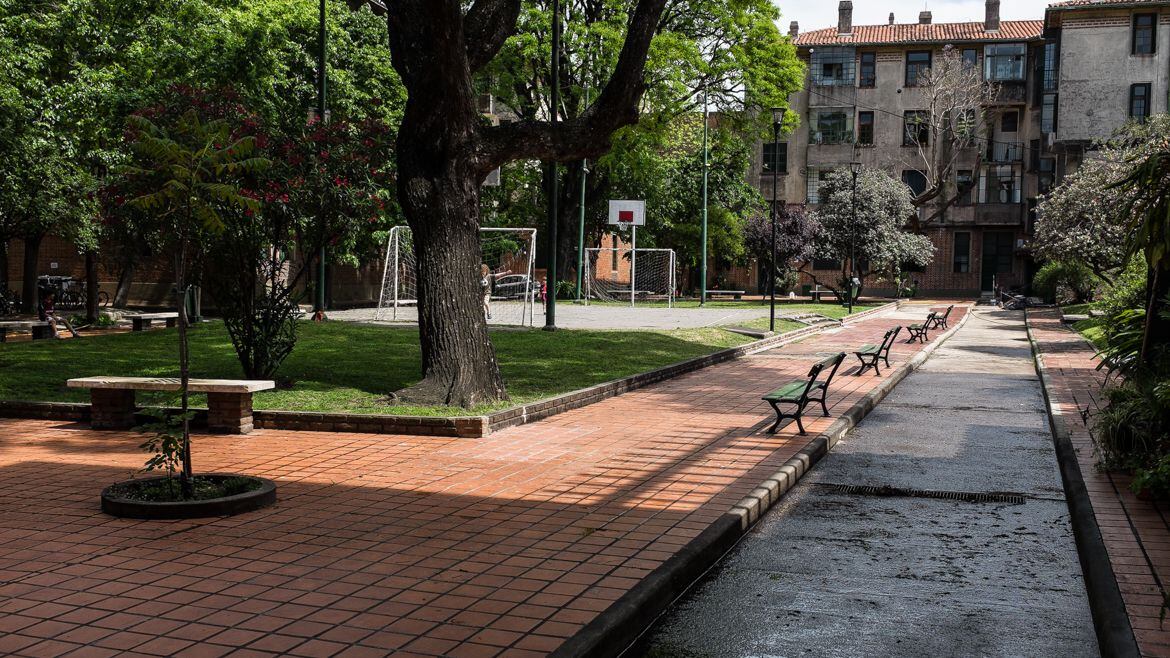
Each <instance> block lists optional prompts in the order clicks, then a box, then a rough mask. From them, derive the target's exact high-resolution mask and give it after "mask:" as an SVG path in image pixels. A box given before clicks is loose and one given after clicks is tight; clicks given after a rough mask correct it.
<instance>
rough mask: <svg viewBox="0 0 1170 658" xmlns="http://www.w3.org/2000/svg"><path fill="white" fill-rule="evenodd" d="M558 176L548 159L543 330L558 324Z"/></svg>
mask: <svg viewBox="0 0 1170 658" xmlns="http://www.w3.org/2000/svg"><path fill="white" fill-rule="evenodd" d="M560 52H561V3H560V0H553V1H552V61H551V65H552V72H551V76H550V78H551V83H552V93H551V94H550V96H551V97H550V99H549V101H550V102H549V108H550V114H551V116H550V117H549V121H550V122H551V123H552V124H553V126H556V125H557V119H558V115H559V114H560V110H561V89H560V87H561V85H560V81H561V59H560V56H559V55H560ZM560 193H561V191H560V180H558V179H557V161H556V160H549V162H548V264H547V265H546V268H545V276H544V281H545V300H544V330H545V331H556V328H557V246H558V245H557V228H558V227H557V222H558V221H559V220H560V211H559V210H558V209H557V201H558V199H557V197H558V195H560Z"/></svg>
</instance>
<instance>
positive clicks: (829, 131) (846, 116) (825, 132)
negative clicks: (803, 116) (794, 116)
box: [809, 109, 853, 144]
mask: <svg viewBox="0 0 1170 658" xmlns="http://www.w3.org/2000/svg"><path fill="white" fill-rule="evenodd" d="M852 115H853V112H852V111H851V110H846V109H834V110H817V112H816V114H815V116H813V120H812V128H811V134H810V135H809V141H810V142H812V143H813V144H849V143H852V142H853V126H852V125H850V119H851V117H852Z"/></svg>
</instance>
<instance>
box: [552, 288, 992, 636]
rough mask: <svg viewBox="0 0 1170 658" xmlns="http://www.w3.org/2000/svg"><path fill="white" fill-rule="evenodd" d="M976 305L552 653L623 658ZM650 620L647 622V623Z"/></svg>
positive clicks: (940, 342) (959, 323) (925, 357)
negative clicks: (618, 657) (620, 657)
mask: <svg viewBox="0 0 1170 658" xmlns="http://www.w3.org/2000/svg"><path fill="white" fill-rule="evenodd" d="M970 316H971V307H969V308H968V311H967V312H966V313H964V314H963V317H962V319H960V320H959V322H958V323H956V324H955V326H953V327H951V328H950V329H948V330H947V331H945V332H943V333H942V334H939V335H938V336H937V337H936V338H935V339H934V341H933V342H932V343H931V344H929V345H927V346H926V347H925V348H924V349H922V350H921V351H919V352H918V353H917V354H915V355H914V356H913V357H911V358H910V360H909V361H907V362H906V363H903V364H901V365H899V366H898V367H896V368H894V369H893V370H892V371H890V374H889V375H887V376H886V378H885V380H884V381H883V382H882V383H881V384H880V385H878V386H877V387H876V388H874V389H873V390H872V391H870V392H869V393H866V394H865V395H864V396H862V398H861V399H860V400H858V401H857V402H855V403H854V404H853V405H852V406H851V407H850V408H849V409H847V410H846V411H845V412H844V413H843V414H842V415H841V417H840V418H838V419H837V420H835V421H833V423H832V424H830V425H829V427H828V428H827V429H826V430H825V431H824V432H821V433H820V434H819V435H817V436H816V437H815V438H814V439H813V440H811V441H810V442H809V444H808V445H806V446H805V447H804V448H802V449H801V450H800V451H799V452H797V453H796V455H794V456H793V457H792V458H790V459H789V460H788V461H786V462H785V463H784V465H783V466H781V467H780V470H779V471H777V472H776V473H774V474H772V475H771V476H769V477H768V478H766V479H765V480H764V481H763V482H762V483H761V484H760V485H759V486H757V487H756V488H755V489H754V490H753V491H752V492H751V493H749V494H748V495H747V496H745V497H744V498H743V499H742V500H740V501H739V502H738V503H736V504H735V505H734V506H732V508H731V509H730V510H729V511H728V512H727V513H725V514H724V515H723V516H721V517H720V518H719V520H717V521H716V522H715V523H713V524H711V525H710V526H708V527H707V528H706V529H705V530H703V531H702V532H701V533H699V535H698V536H697V537H695V538H694V539H692V540H691V541H690V542H688V543H687V544H686V545H685V546H684V547H683V548H682V550H680V551H679V552H678V553H675V554H674V555H673V556H671V557H670V559H668V560H667V561H666V562H664V563H663V564H662V565H660V566H659V567H658V568H657V569H655V570H654V571H652V572H650V574H649V575H647V576H646V577H645V578H643V579H642V580H641V581H640V582H639V583H638V584H637V585H635V586H634V587H633V588H632V589H630V590H629V591H628V592H626V593H625V594H624V595H622V596H621V597H620V598H619V599H618V600H617V601H615V602H614V603H613V604H612V605H610V607H608V608H606V609H605V610H604V611H603V612H602V613H601V614H600V615H598V616H597V617H595V618H594V619H593V620H592V621H591V622H589V623H588V624H586V625H585V627H584V628H582V629H581V630H580V631H578V632H577V634H576V635H574V636H573V637H571V638H569V639H568V640H566V641H565V642H564V643H562V644H561V646H559V647H558V648H557V649H556V651H554V652H553V653H552V654H551V655H552V656H553V657H554V658H570V657H573V658H575V657H578V656H589V657H591V658H592V657H599V656H620V655H622V654H623V653H625V652H626V651H627V650H628V649H629V648H630V647H631V646H633V645H634V643H636V642H637V641H638V639H639V638H640V637H641V636H642V635H643V634H644V633H645V632H646V631H648V630H649V629H650V628H652V627H653V625H654V623H655V622H656V621H657V619H658V618H659V617H660V616H661V615H662V614H663V613H665V612H666V610H667V609H668V608H669V606H670V605H671V603H673V602H674V601H675V600H677V599H678V598H679V597H681V596H683V595H684V594H686V592H687V591H688V590H689V589H690V588H691V587H692V586H694V585H695V584H696V583H697V582H698V581H699V580H700V579H701V578H702V577H703V576H704V575H705V574H706V573H707V572H708V571H709V570H710V569H711V568H713V567H714V566H715V565H716V564H717V563H718V562H719V561H720V560H721V559H722V558H723V557H724V556H725V555H726V554H727V553H728V552H729V551H730V550H731V549H732V548H734V547H735V545H736V544H738V543H739V541H740V540H741V539H742V538H743V537H744V535H746V534H747V532H748V531H749V530H750V529H751V527H752V526H753V525H754V524H755V523H756V522H757V521H759V519H760V518H761V517H762V516H763V515H764V514H765V513H766V512H767V511H768V509H770V508H771V507H772V506H774V505H775V504H776V503H778V502H779V501H780V500H781V499H782V498H783V496H784V494H786V493H787V492H788V491H790V490H791V489H792V487H794V486H795V485H796V483H797V482H799V481H800V479H801V478H802V477H804V475H805V473H807V472H808V471H810V470H812V467H813V466H815V465H816V464H817V462H819V461H820V460H821V459H822V458H823V457H824V456H825V455H827V454H828V453H829V451H830V450H832V449H833V446H835V445H836V444H837V442H838V441H840V440H841V438H842V437H844V436H845V435H846V434H847V433H848V432H849V430H851V429H853V427H855V426H856V425H857V424H858V423H860V422H861V420H862V419H863V418H865V417H866V416H867V415H868V414H869V413H870V412H871V411H873V409H874V408H875V407H876V406H877V405H878V403H879V402H881V401H882V400H883V399H884V398H885V397H886V396H887V395H889V393H890V392H891V391H892V390H894V388H895V387H896V386H897V385H898V383H900V382H901V381H902V380H903V379H905V378H906V377H907V376H908V375H909V374H910V373H912V372H914V371H915V370H917V369H918V368H919V366H921V365H922V363H923V362H924V361H926V359H928V358H930V355H931V354H932V353H933V352H934V351H935V350H936V349H938V347H939V346H940V345H942V344H943V343H944V342H946V340H947V339H949V338H950V337H951V336H952V335H954V334H955V332H957V331H958V330H959V329H960V328H962V326H963V325H964V324H966V322H967V318H969V317H970ZM646 620H648V621H646Z"/></svg>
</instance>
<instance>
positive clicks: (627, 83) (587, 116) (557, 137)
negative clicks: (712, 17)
mask: <svg viewBox="0 0 1170 658" xmlns="http://www.w3.org/2000/svg"><path fill="white" fill-rule="evenodd" d="M665 4H666V0H639V1H638V5H637V7H635V9H634V12H633V15H632V16H631V17H630V23H629V29H628V30H627V33H626V41H625V44H623V46H622V52H621V54H620V55H619V56H618V62H617V67H616V68H615V69H614V72H613V75H612V76H610V79H609V81H608V82H607V83H606V85H605V88H604V89H603V90H602V92H601V95H600V96H598V98H597V101H596V102H595V103H594V104H593V106H592V107H590V108H589V109H588V110H586V111H585V112H584V113H582V114H581V115H580V116H579V117H577V118H576V119H573V120H570V121H566V122H564V123H560V124H557V125H555V126H554V125H553V124H552V123H550V122H547V121H519V122H516V123H510V124H503V125H500V126H483V127H481V128H480V137H481V145H480V149H479V154H478V158H477V162H476V169H477V170H479V171H481V172H483V173H484V174H486V173H487V172H489V171H491V170H492V169H495V168H496V167H498V166H500V165H501V164H503V163H505V162H508V161H510V160H515V159H519V158H533V159H551V160H557V161H567V160H577V159H580V158H585V157H588V158H594V157H597V156H599V155H602V154H603V153H605V152H606V151H608V150H609V148H610V136H611V134H612V133H613V131H615V130H617V129H618V128H621V127H623V126H627V125H630V124H632V123H636V122H637V121H638V116H639V112H640V107H639V106H640V103H641V100H642V95H643V93H645V91H646V82H645V80H644V77H645V71H646V58H647V56H648V53H649V51H650V41H651V40H652V39H653V38H654V34H655V33H656V31H657V29H658V25H659V19H660V18H661V16H662V11H663V7H664V6H665Z"/></svg>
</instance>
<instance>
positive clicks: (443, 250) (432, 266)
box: [399, 122, 506, 407]
mask: <svg viewBox="0 0 1170 658" xmlns="http://www.w3.org/2000/svg"><path fill="white" fill-rule="evenodd" d="M406 130H407V127H406V123H405V122H404V123H403V131H404V132H406ZM403 174H405V175H403ZM460 178H461V177H459V176H454V175H444V176H440V177H434V178H424V177H422V176H421V175H413V174H412V173H411V172H410V168H407V169H406V170H400V179H399V180H403V181H405V182H406V185H404V186H402V187H401V188H400V189H401V190H402V193H401V194H400V198H401V200H402V208H403V211H404V212H405V213H406V218H407V221H408V222H409V223H410V227H411V229H412V230H413V231H414V236H415V240H414V249H415V259H416V261H417V263H418V273H417V281H418V330H419V338H420V340H421V345H422V366H423V379H422V381H420V382H419V383H418V384H416V385H414V386H412V387H410V388H408V389H406V390H404V391H402V392H401V393H400V396H401V397H402V399H403V400H405V401H409V402H418V403H425V404H449V405H459V406H463V407H472V406H476V405H480V404H485V403H491V402H496V401H499V400H502V399H504V398H505V397H506V394H505V391H504V381H503V378H502V377H501V376H500V369H499V366H498V364H497V363H496V354H495V350H494V349H493V347H492V343H491V340H490V339H489V338H488V332H487V319H486V318H485V317H484V313H483V303H482V299H483V288H482V284H481V281H480V274H479V272H480V263H481V261H482V256H481V253H480V240H479V190H478V185H477V184H476V183H474V182H472V181H469V180H467V179H466V178H465V177H463V178H462V180H460Z"/></svg>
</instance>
